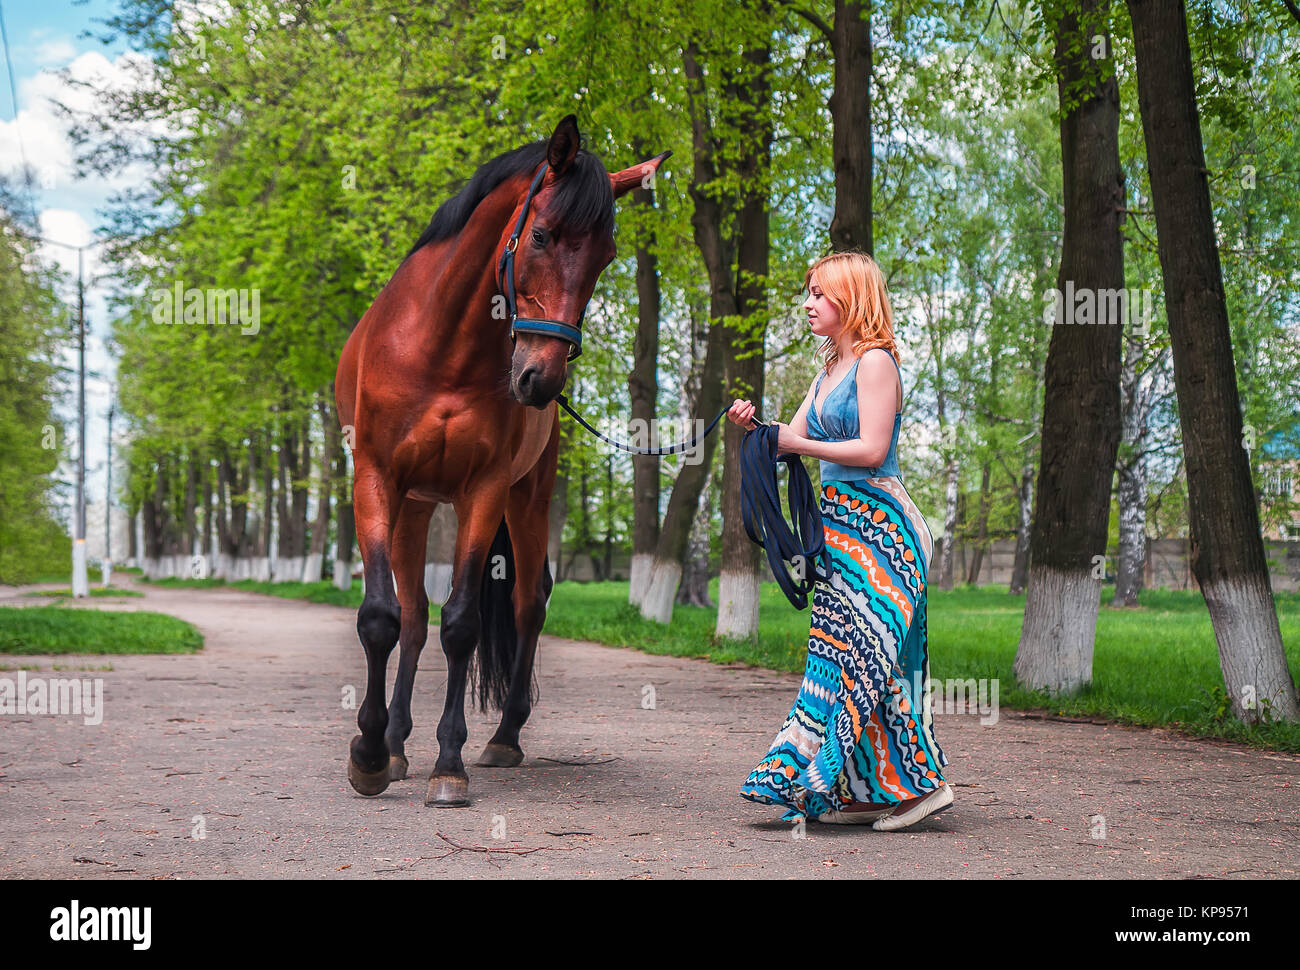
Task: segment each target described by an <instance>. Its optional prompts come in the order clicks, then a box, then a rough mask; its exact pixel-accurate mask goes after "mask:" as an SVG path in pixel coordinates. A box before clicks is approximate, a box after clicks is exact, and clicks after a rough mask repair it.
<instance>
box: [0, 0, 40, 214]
mask: <svg viewBox="0 0 1300 970" xmlns="http://www.w3.org/2000/svg"><path fill="white" fill-rule="evenodd" d="M0 42H3V45H4V50H5V69H6V70H7V71H8V73H9V100H10V101H12V102H13V106H14V131H15V132H16V133H17V135H18V157H19V158H20V159H21V160H22V163H23V174H22V178H23V186H24V188H26V189H27V205H28V206H29V207H30V208H31V210H32V224H33V225H38V224H39V219H38V217H37V215H36V198H35V196H33V195H32V180H31V170H30V168H29V167H28V164H27V146H26V145H24V144H23V126H22V123H21V122H20V121H19V120H18V87H17V85H15V84H14V59H13V55H11V54H10V53H9V32H8V31H7V30H5V11H4V4H3V3H0Z"/></svg>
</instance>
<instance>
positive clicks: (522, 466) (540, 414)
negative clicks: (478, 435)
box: [510, 401, 556, 485]
mask: <svg viewBox="0 0 1300 970" xmlns="http://www.w3.org/2000/svg"><path fill="white" fill-rule="evenodd" d="M555 414H556V405H555V402H554V401H552V402H551V403H550V404H548V405H547V406H546V407H544V408H543V409H542V410H540V411H539V410H537V408H524V437H523V441H522V442H520V445H519V448H518V450H516V451H515V455H514V459H513V461H512V462H511V464H510V484H511V485H513V484H514V483H515V482H517V481H519V479H521V478H523V477H524V476H525V475H527V474H528V473H529V471H531V470H532V468H533V466H534V465H536V464H537V460H538V459H539V458H541V457H542V452H543V451H545V450H546V443H547V442H548V441H550V440H551V428H552V427H553V426H554V425H555Z"/></svg>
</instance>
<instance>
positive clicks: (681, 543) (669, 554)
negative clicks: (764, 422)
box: [641, 324, 722, 623]
mask: <svg viewBox="0 0 1300 970" xmlns="http://www.w3.org/2000/svg"><path fill="white" fill-rule="evenodd" d="M721 343H722V327H720V326H718V325H716V324H715V325H713V326H711V327H709V335H708V349H707V350H706V351H705V355H704V367H703V369H702V371H701V376H700V393H699V396H698V397H697V399H696V402H695V408H694V417H695V421H696V422H698V421H700V420H704V421H708V420H709V419H711V418H712V417H713V416H714V415H715V414H717V413H718V411H719V410H720V409H721V407H722V347H721ZM706 415H707V417H705V416H706ZM717 443H718V436H717V435H716V434H711V435H709V436H708V437H707V438H705V439H704V444H703V445H702V447H701V459H702V460H701V461H699V462H697V463H691V462H686V461H683V462H682V465H681V466H680V468H681V471H680V472H679V473H678V475H677V481H676V482H674V483H673V490H672V494H671V495H669V496H668V510H667V511H666V512H665V513H664V522H663V528H662V529H660V531H659V543H658V545H656V546H655V561H654V568H653V569H652V570H651V573H650V586H649V588H648V589H647V590H646V595H645V598H644V599H643V600H642V601H641V615H642V616H643V617H645V618H646V619H648V620H657V621H658V622H660V623H668V622H669V621H670V620H672V618H673V600H674V599H676V596H677V585H678V583H680V582H681V578H682V557H683V556H684V555H685V554H686V547H687V543H688V541H689V539H690V531H691V523H692V521H693V520H694V518H695V513H696V510H697V509H698V508H699V505H700V492H701V490H702V489H703V488H704V483H705V481H706V479H707V478H708V475H709V466H710V465H711V464H712V462H713V452H714V449H715V448H716V447H717Z"/></svg>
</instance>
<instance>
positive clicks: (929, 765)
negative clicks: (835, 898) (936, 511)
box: [740, 477, 948, 821]
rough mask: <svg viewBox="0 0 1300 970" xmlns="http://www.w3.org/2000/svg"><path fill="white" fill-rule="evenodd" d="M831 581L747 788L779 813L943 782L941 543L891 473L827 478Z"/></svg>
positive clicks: (811, 810) (886, 797) (821, 585)
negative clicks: (935, 605)
mask: <svg viewBox="0 0 1300 970" xmlns="http://www.w3.org/2000/svg"><path fill="white" fill-rule="evenodd" d="M821 513H822V519H823V523H824V526H825V534H826V547H827V549H828V550H829V551H830V559H831V569H830V579H829V581H823V580H818V581H817V582H816V584H815V587H814V589H813V602H812V624H811V629H810V630H809V633H808V661H807V664H806V666H805V668H804V679H803V686H802V687H801V688H800V691H799V696H798V698H797V699H796V700H795V703H794V707H793V708H792V709H791V710H790V714H789V716H788V717H787V718H786V719H785V723H784V724H783V725H782V726H781V730H780V732H779V733H778V734H777V736H776V740H775V741H773V742H772V746H771V749H770V750H769V751H768V752H767V754H766V755H765V756H764V758H763V760H762V761H761V762H759V764H758V766H757V767H756V768H755V769H754V770H753V771H752V772H751V773H750V775H749V777H748V778H747V779H746V780H745V784H744V785H742V786H741V789H740V794H741V795H742V796H743V797H745V798H748V799H750V800H751V801H756V802H765V803H768V804H773V805H784V806H785V807H786V808H787V809H789V811H787V812H786V814H785V815H784V816H783V818H782V821H791V820H794V819H798V818H804V817H812V818H816V817H817V816H819V815H824V814H826V813H827V812H829V811H832V810H835V809H840V808H843V807H844V806H846V805H848V804H849V803H850V802H855V801H857V802H878V803H888V804H897V803H899V802H902V801H905V800H906V799H909V798H916V797H917V796H920V795H924V794H926V793H927V792H930V791H933V790H934V789H935V788H938V787H940V786H941V785H943V784H945V781H944V778H943V775H942V773H941V769H942V768H943V767H944V766H945V765H947V764H948V759H947V757H946V756H945V755H944V753H943V749H941V748H940V747H939V744H938V742H937V741H935V739H934V733H933V717H932V713H931V709H930V659H929V653H928V650H927V644H926V622H925V603H926V576H927V573H928V571H929V563H930V555H931V553H932V551H933V539H932V537H931V535H930V530H929V528H928V527H927V526H926V524H925V519H924V518H923V517H922V515H921V513H920V510H918V509H917V507H916V505H915V503H913V502H912V498H911V496H910V495H908V494H907V490H906V489H905V488H904V487H903V483H902V482H901V481H900V480H899V479H897V478H893V477H888V478H870V479H862V480H859V481H854V482H845V481H836V480H831V481H824V482H822V487H821Z"/></svg>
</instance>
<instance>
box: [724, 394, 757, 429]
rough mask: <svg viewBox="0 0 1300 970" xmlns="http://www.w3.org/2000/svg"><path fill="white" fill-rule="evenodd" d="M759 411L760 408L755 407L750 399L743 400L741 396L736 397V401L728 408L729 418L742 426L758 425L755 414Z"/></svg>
mask: <svg viewBox="0 0 1300 970" xmlns="http://www.w3.org/2000/svg"><path fill="white" fill-rule="evenodd" d="M757 411H758V408H756V407H754V405H753V404H752V403H751V402H750V401H742V400H741V399H740V398H736V402H735V403H734V404H732V405H731V407H730V408H728V409H727V420H728V421H731V422H732V423H733V424H738V425H740V426H741V427H742V428H746V429H751V428H756V427H758V425H757V424H755V423H754V414H755V413H756V412H757Z"/></svg>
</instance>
